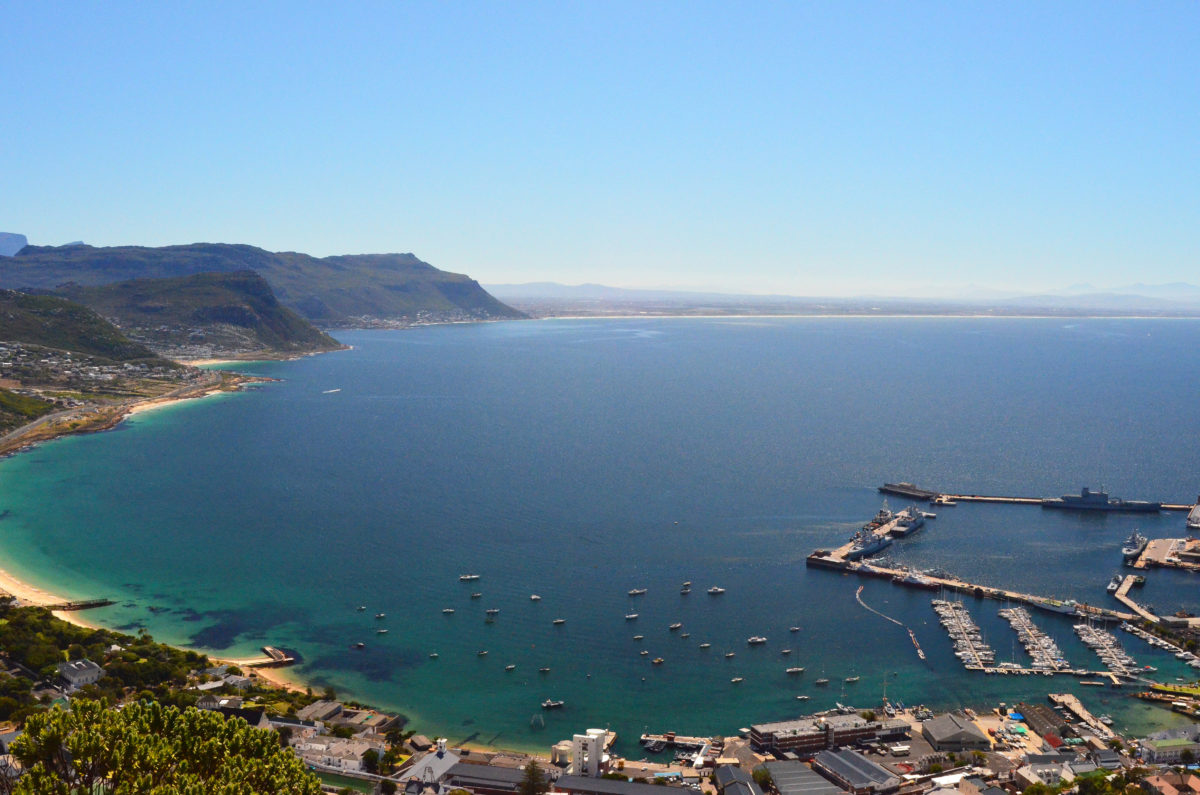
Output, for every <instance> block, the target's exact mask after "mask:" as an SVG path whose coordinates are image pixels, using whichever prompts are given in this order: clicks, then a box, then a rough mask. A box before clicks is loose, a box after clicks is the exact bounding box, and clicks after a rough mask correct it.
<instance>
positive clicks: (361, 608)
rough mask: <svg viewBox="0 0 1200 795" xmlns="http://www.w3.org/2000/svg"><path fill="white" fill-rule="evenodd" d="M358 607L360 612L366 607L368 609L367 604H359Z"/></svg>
mask: <svg viewBox="0 0 1200 795" xmlns="http://www.w3.org/2000/svg"><path fill="white" fill-rule="evenodd" d="M356 609H357V610H358V612H360V613H361V612H362V611H364V610H366V609H367V606H366V605H359V606H358V607H357V608H356Z"/></svg>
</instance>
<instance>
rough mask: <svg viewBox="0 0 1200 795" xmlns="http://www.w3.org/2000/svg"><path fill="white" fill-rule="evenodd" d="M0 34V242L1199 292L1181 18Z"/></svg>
mask: <svg viewBox="0 0 1200 795" xmlns="http://www.w3.org/2000/svg"><path fill="white" fill-rule="evenodd" d="M5 21H6V30H7V33H8V36H7V43H6V46H5V48H3V50H0V73H3V74H4V75H5V76H6V77H7V78H8V79H6V80H4V81H0V102H2V103H3V107H4V108H5V110H6V116H7V123H6V124H4V125H2V126H0V169H2V172H0V173H3V175H4V184H5V188H6V190H4V191H3V192H2V193H0V230H2V231H8V232H16V233H21V234H25V235H27V236H28V237H29V239H30V242H32V243H36V244H48V245H54V244H62V243H66V242H70V241H73V240H83V241H85V242H87V243H89V244H92V245H147V246H158V245H169V244H180V243H190V242H198V241H205V242H229V243H249V244H252V245H257V246H261V247H263V248H266V249H269V250H276V251H278V250H293V251H303V252H306V253H310V254H314V255H317V256H325V255H329V254H342V253H358V252H388V251H403V252H408V251H411V252H413V253H414V254H416V255H417V256H418V257H420V258H421V259H423V260H426V261H428V262H430V263H431V264H433V265H435V266H437V267H439V268H442V269H444V270H448V271H454V272H460V273H466V274H469V275H470V276H471V277H473V278H475V279H477V280H478V281H480V282H482V283H485V284H497V283H526V282H536V281H553V282H559V283H562V284H581V283H596V284H603V285H611V286H620V287H627V288H635V289H636V288H645V289H677V290H692V291H703V292H737V293H759V294H786V295H831V296H832V295H881V294H895V295H914V294H935V295H936V294H948V293H960V292H963V291H964V290H968V289H971V288H973V287H974V288H982V289H992V290H1005V291H1017V292H1040V291H1057V290H1063V289H1067V288H1069V287H1071V286H1072V285H1077V284H1080V283H1089V284H1092V285H1096V286H1097V287H1100V288H1105V287H1115V286H1122V285H1128V284H1133V283H1138V282H1141V283H1147V284H1163V283H1172V282H1194V281H1195V277H1194V273H1195V272H1196V262H1197V254H1198V253H1200V224H1197V223H1196V222H1195V219H1196V218H1197V217H1200V189H1198V188H1197V186H1198V185H1200V158H1198V157H1197V156H1196V155H1197V151H1196V141H1198V140H1200V123H1198V122H1200V84H1198V83H1197V81H1196V80H1195V79H1194V75H1195V74H1196V73H1197V72H1198V71H1200V62H1198V61H1200V56H1198V55H1197V53H1198V52H1200V48H1197V47H1196V46H1195V44H1196V42H1195V31H1196V30H1197V29H1200V6H1197V5H1196V4H1194V3H1184V2H1168V3H1162V4H1156V5H1154V6H1123V5H1100V6H1097V5H1095V4H1087V3H1082V2H1074V3H1063V4H1055V5H1053V6H1046V5H1044V4H1034V3H1019V4H1014V5H1005V6H1003V7H998V6H997V7H988V6H984V7H958V6H947V5H939V4H932V3H917V4H908V5H904V6H893V5H887V4H882V3H874V4H867V5H863V6H853V7H846V6H839V5H820V4H808V5H780V6H767V7H753V8H750V9H741V8H737V9H734V8H731V7H727V6H723V5H720V4H683V3H666V4H659V5H653V6H644V5H639V4H632V3H619V4H603V5H601V4H595V5H576V6H555V5H531V6H521V7H489V6H457V7H456V6H446V5H442V4H433V3H421V2H418V3H411V4H405V5H403V6H392V5H385V4H363V5H355V6H351V7H341V6H338V7H333V6H321V5H307V6H303V7H300V8H297V7H294V6H291V5H285V4H281V3H270V4H256V5H254V6H252V7H245V6H242V5H237V4H221V3H217V4H209V5H205V6H204V7H196V8H180V7H147V6H144V5H136V4H132V3H116V4H112V5H106V6H104V7H98V6H86V5H81V6H72V7H70V9H69V12H64V10H63V9H62V8H59V7H52V6H45V5H43V4H37V3H31V2H18V3H16V4H14V5H12V6H10V7H9V8H8V9H7V10H6V13H5Z"/></svg>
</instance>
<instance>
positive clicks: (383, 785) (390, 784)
mask: <svg viewBox="0 0 1200 795" xmlns="http://www.w3.org/2000/svg"><path fill="white" fill-rule="evenodd" d="M379 791H380V792H382V793H383V795H392V794H393V793H394V792H395V791H396V782H394V781H387V780H384V781H381V782H379Z"/></svg>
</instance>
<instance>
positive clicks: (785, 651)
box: [779, 649, 792, 655]
mask: <svg viewBox="0 0 1200 795" xmlns="http://www.w3.org/2000/svg"><path fill="white" fill-rule="evenodd" d="M779 653H780V654H783V655H788V654H791V653H792V650H791V649H780V650H779Z"/></svg>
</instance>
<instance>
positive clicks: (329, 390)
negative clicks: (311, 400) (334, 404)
mask: <svg viewBox="0 0 1200 795" xmlns="http://www.w3.org/2000/svg"><path fill="white" fill-rule="evenodd" d="M341 391H342V388H341V387H338V388H337V389H326V390H323V391H322V392H321V394H322V395H332V394H333V393H335V392H341Z"/></svg>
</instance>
